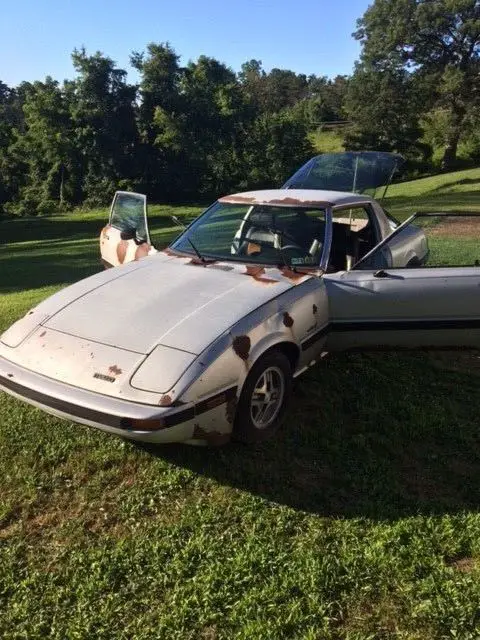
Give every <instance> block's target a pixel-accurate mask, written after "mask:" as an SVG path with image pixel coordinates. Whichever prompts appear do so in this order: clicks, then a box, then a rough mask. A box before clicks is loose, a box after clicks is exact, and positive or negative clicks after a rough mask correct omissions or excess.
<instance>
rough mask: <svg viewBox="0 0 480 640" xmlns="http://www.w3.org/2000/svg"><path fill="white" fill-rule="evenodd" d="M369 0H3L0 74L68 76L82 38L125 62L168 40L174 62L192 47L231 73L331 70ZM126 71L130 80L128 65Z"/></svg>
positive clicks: (343, 59)
mask: <svg viewBox="0 0 480 640" xmlns="http://www.w3.org/2000/svg"><path fill="white" fill-rule="evenodd" d="M369 4H370V2H369V0H336V1H334V0H303V1H302V2H294V1H292V0H289V1H287V0H277V2H274V1H273V0H243V2H240V1H238V0H223V1H220V0H204V1H203V2H199V1H198V0H170V1H168V2H167V1H165V0H135V1H132V0H130V1H127V0H116V1H113V0H18V1H17V2H12V1H11V0H10V1H9V2H7V0H3V1H2V2H1V3H0V6H1V13H0V16H1V19H0V80H2V81H3V82H6V83H7V84H8V85H9V86H15V85H16V84H18V83H19V82H21V81H22V80H29V81H32V80H43V79H44V78H45V76H47V75H51V76H53V77H54V78H56V79H57V80H63V79H64V78H71V77H73V75H74V70H73V67H72V64H71V60H70V54H71V52H72V51H73V49H74V48H75V47H77V48H78V47H81V46H82V45H84V46H85V47H86V49H87V52H89V53H93V52H95V51H97V50H100V51H102V52H103V53H105V54H106V55H108V56H109V57H110V58H113V59H114V60H115V61H116V62H117V64H118V65H119V66H120V67H122V68H124V69H127V71H128V70H129V55H130V52H131V51H132V50H137V51H142V50H143V49H144V48H145V46H146V44H147V43H148V42H166V41H168V42H169V43H170V44H171V45H172V46H173V48H174V49H175V50H176V52H177V54H179V55H180V56H181V62H182V63H185V62H187V61H188V60H189V59H196V58H197V57H198V56H199V55H201V54H206V55H209V56H213V57H215V58H217V59H219V60H221V61H222V62H225V63H226V64H227V65H229V66H230V67H232V68H233V69H234V70H236V71H238V70H239V69H240V65H241V64H242V62H244V61H246V60H249V59H251V58H257V59H260V60H262V62H263V66H264V68H265V69H267V70H269V69H271V68H272V67H279V68H283V69H292V70H294V71H297V72H302V73H306V74H310V73H315V74H317V75H328V76H335V75H337V74H348V73H350V72H351V71H352V68H353V64H354V61H355V60H356V59H357V58H358V55H359V52H360V48H359V46H358V43H357V42H356V41H355V40H354V39H353V38H352V37H351V33H352V31H353V30H354V29H355V22H356V19H357V18H358V17H360V16H361V15H362V14H363V13H364V11H365V10H366V8H367V7H368V5H369ZM129 79H130V80H131V81H134V80H135V79H136V77H135V75H134V74H133V72H130V73H129Z"/></svg>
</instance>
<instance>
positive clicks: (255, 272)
mask: <svg viewBox="0 0 480 640" xmlns="http://www.w3.org/2000/svg"><path fill="white" fill-rule="evenodd" d="M245 275H246V276H250V277H252V278H253V279H254V280H255V282H259V283H260V284H278V282H279V281H278V280H274V279H273V278H266V277H265V269H264V268H263V267H258V266H252V267H246V271H245Z"/></svg>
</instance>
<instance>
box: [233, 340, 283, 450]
mask: <svg viewBox="0 0 480 640" xmlns="http://www.w3.org/2000/svg"><path fill="white" fill-rule="evenodd" d="M291 391H292V368H291V365H290V361H289V360H288V358H287V357H286V356H285V355H284V354H283V353H282V352H281V351H277V350H274V351H270V352H268V353H266V354H265V355H264V356H262V357H261V358H260V359H259V360H258V361H257V362H256V363H255V364H254V365H253V367H252V370H251V371H250V373H249V374H248V377H247V379H246V381H245V384H244V386H243V390H242V394H241V396H240V400H239V402H238V407H237V413H236V416H235V423H234V428H233V436H234V438H235V439H236V440H240V441H242V442H261V441H263V440H266V439H268V438H270V437H271V436H272V435H273V434H274V433H275V432H276V431H277V430H278V428H279V427H280V425H281V423H282V420H283V417H284V414H285V410H286V408H287V404H288V400H289V398H290V394H291Z"/></svg>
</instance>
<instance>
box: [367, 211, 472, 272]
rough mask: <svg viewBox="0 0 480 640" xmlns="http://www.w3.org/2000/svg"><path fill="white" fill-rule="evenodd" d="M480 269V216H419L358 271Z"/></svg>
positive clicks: (376, 251)
mask: <svg viewBox="0 0 480 640" xmlns="http://www.w3.org/2000/svg"><path fill="white" fill-rule="evenodd" d="M478 266H480V214H455V215H448V214H435V213H432V214H430V213H419V214H417V216H416V217H415V219H414V220H413V221H412V222H411V223H410V224H408V225H406V226H402V227H399V228H397V230H395V231H394V233H393V234H392V235H391V236H390V237H389V239H388V240H387V241H386V242H385V243H381V244H380V245H379V247H377V248H376V249H375V250H374V251H372V252H371V253H370V254H368V255H367V256H365V257H364V259H363V260H360V261H359V263H358V264H357V265H355V269H364V270H365V269H366V270H368V269H386V268H404V267H407V268H412V267H418V268H422V267H478Z"/></svg>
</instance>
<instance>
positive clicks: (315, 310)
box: [313, 304, 318, 316]
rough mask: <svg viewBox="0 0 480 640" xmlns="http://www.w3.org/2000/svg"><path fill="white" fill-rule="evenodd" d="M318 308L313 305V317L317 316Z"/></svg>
mask: <svg viewBox="0 0 480 640" xmlns="http://www.w3.org/2000/svg"><path fill="white" fill-rule="evenodd" d="M317 311H318V307H317V305H316V304H314V305H313V315H314V316H315V315H317Z"/></svg>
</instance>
